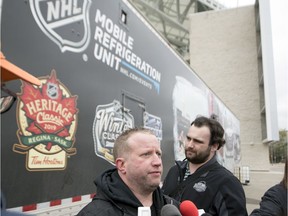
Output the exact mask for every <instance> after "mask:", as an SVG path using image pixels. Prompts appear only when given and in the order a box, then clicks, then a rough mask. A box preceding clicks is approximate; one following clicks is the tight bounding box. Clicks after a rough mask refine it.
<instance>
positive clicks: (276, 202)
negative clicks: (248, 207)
mask: <svg viewBox="0 0 288 216" xmlns="http://www.w3.org/2000/svg"><path fill="white" fill-rule="evenodd" d="M286 192H287V191H286V190H285V188H284V187H282V186H280V185H277V186H273V187H271V188H270V189H269V190H267V191H266V192H265V194H264V196H263V197H262V200H261V202H260V208H259V209H254V210H253V211H252V213H251V214H250V216H283V215H285V216H286V214H287V195H285V193H286ZM285 196H286V199H285ZM285 206H286V213H285V211H284V208H285Z"/></svg>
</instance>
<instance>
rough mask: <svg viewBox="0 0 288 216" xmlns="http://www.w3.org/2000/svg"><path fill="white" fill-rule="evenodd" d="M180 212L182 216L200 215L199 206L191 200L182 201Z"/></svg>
mask: <svg viewBox="0 0 288 216" xmlns="http://www.w3.org/2000/svg"><path fill="white" fill-rule="evenodd" d="M180 212H181V214H182V216H199V213H198V208H197V207H196V205H195V204H194V203H193V202H191V201H190V200H184V201H183V202H181V204H180Z"/></svg>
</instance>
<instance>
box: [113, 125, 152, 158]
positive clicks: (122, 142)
mask: <svg viewBox="0 0 288 216" xmlns="http://www.w3.org/2000/svg"><path fill="white" fill-rule="evenodd" d="M136 133H144V134H151V135H155V134H154V133H153V131H151V130H150V129H147V128H137V127H135V128H130V129H128V130H125V131H124V132H122V133H121V134H120V135H119V136H118V137H117V139H116V140H115V143H114V148H113V156H114V161H115V160H116V159H117V158H118V157H122V156H123V155H124V154H125V153H127V152H129V150H130V148H129V143H128V142H127V141H128V139H129V138H130V137H131V136H132V135H133V134H136Z"/></svg>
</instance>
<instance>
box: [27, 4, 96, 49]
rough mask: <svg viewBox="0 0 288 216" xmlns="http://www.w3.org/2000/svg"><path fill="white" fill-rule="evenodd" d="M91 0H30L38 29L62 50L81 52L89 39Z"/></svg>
mask: <svg viewBox="0 0 288 216" xmlns="http://www.w3.org/2000/svg"><path fill="white" fill-rule="evenodd" d="M90 5H91V0H65V1H62V0H30V7H31V11H32V14H33V17H34V19H35V21H36V22H37V24H38V26H39V27H40V29H41V30H42V31H43V32H44V34H45V35H47V37H49V38H50V39H51V40H52V41H53V42H54V43H56V44H57V45H58V46H59V48H60V50H61V51H62V52H65V51H67V50H69V51H71V52H82V51H83V50H85V49H86V48H87V46H88V44H89V41H90V23H89V13H88V11H89V8H90Z"/></svg>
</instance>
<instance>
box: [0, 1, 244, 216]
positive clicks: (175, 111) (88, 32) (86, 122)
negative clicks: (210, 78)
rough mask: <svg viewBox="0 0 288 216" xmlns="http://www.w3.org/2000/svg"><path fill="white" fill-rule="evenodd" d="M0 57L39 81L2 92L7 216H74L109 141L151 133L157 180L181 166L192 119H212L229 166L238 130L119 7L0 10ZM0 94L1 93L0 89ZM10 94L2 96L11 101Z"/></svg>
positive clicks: (170, 52)
mask: <svg viewBox="0 0 288 216" xmlns="http://www.w3.org/2000/svg"><path fill="white" fill-rule="evenodd" d="M0 2H1V10H2V11H1V52H2V53H3V54H4V55H5V57H6V59H9V61H11V62H12V63H13V64H15V65H17V66H18V67H20V68H22V69H23V70H25V71H28V72H29V73H31V74H32V75H33V76H35V77H37V78H38V79H39V80H40V82H41V83H40V85H39V86H37V85H34V84H31V83H29V82H27V81H25V80H20V79H16V80H11V81H8V82H5V88H7V89H9V91H3V90H2V91H1V92H2V93H1V96H5V95H6V94H9V92H10V94H12V93H13V94H12V95H13V97H14V98H15V103H14V105H12V107H11V109H10V110H9V111H8V112H5V113H2V114H1V193H2V196H3V198H5V204H6V208H7V209H8V211H17V212H25V213H26V214H34V215H48V214H50V215H74V214H76V213H77V212H78V211H79V210H80V209H81V208H82V207H83V206H84V205H85V204H86V203H87V202H89V201H90V200H91V198H92V197H93V195H94V194H95V185H94V183H93V181H94V179H95V178H96V176H97V175H99V174H100V173H101V172H102V171H104V170H106V169H108V168H111V167H112V166H114V158H113V145H114V141H115V139H116V138H117V136H118V135H119V134H120V133H121V132H123V131H124V130H126V129H128V128H132V127H145V128H149V129H151V130H152V131H154V133H155V135H156V136H157V138H158V139H159V141H160V142H161V148H162V151H163V157H162V159H163V166H164V171H163V176H162V178H164V177H165V175H166V173H167V172H168V169H169V168H170V167H171V166H172V165H174V162H175V160H182V159H184V158H185V155H184V139H185V134H186V131H187V129H188V128H189V126H190V124H191V122H192V121H193V120H194V119H195V117H197V116H198V115H204V116H211V115H214V116H217V118H218V120H219V121H220V123H221V124H222V125H223V127H224V128H225V131H226V134H225V138H226V140H227V142H226V145H225V146H224V148H222V149H220V150H219V151H218V153H217V158H218V160H219V162H220V163H221V164H222V165H223V166H225V167H227V168H228V169H229V170H231V171H232V172H233V171H234V168H235V167H236V166H237V165H239V163H240V159H241V152H240V123H239V120H238V119H237V117H236V116H235V115H234V114H233V112H232V111H231V110H229V108H228V107H226V106H225V104H224V103H223V102H222V101H221V100H220V99H219V98H218V97H217V95H215V93H214V92H213V91H212V90H211V89H210V88H209V87H208V86H207V85H206V84H205V82H204V81H203V80H201V78H200V77H198V76H197V74H196V72H195V71H194V70H193V69H192V68H191V67H190V66H189V65H188V64H187V62H186V61H184V60H183V59H182V58H181V56H180V55H179V54H178V53H177V52H176V51H175V50H174V49H173V48H171V46H170V45H169V43H168V42H167V41H166V40H165V39H164V38H163V37H162V36H161V35H160V34H159V33H158V32H157V31H156V30H155V29H154V28H153V27H152V26H151V25H150V24H149V23H148V21H147V20H146V19H145V18H144V17H143V16H142V15H141V14H140V13H139V11H137V10H136V9H135V8H134V7H133V5H132V4H131V3H130V2H129V1H127V0H105V1H103V0H102V1H100V0H93V1H92V0H2V1H0ZM1 89H2V83H1ZM11 92H12V93H11Z"/></svg>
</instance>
